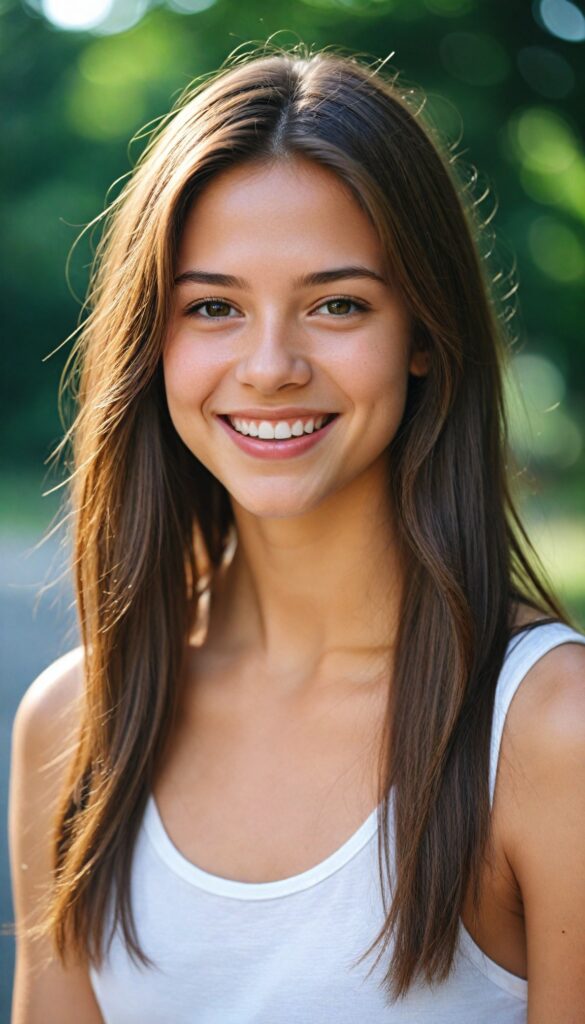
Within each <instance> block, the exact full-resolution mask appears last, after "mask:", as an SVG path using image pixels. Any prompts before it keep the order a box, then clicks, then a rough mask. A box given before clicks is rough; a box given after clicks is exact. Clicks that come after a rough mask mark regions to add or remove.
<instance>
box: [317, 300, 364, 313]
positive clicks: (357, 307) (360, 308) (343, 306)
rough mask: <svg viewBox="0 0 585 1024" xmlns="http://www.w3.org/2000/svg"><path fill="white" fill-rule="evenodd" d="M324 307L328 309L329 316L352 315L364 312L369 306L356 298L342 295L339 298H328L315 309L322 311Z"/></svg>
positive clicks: (318, 311)
mask: <svg viewBox="0 0 585 1024" xmlns="http://www.w3.org/2000/svg"><path fill="white" fill-rule="evenodd" d="M323 309H326V310H327V315H328V316H350V315H351V314H352V313H363V312H364V310H366V309H367V306H366V305H365V303H363V302H357V300H356V299H348V298H345V297H344V296H340V297H339V298H337V299H328V300H327V302H324V303H323V304H322V305H321V306H319V307H318V308H317V309H316V310H315V313H320V312H321V310H323Z"/></svg>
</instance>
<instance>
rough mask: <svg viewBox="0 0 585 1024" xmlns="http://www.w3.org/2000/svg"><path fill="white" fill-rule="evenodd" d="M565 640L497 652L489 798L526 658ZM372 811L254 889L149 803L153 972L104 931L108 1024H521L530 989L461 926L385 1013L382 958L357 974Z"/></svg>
mask: <svg viewBox="0 0 585 1024" xmlns="http://www.w3.org/2000/svg"><path fill="white" fill-rule="evenodd" d="M567 642H577V643H584V644H585V636H582V635H581V634H579V633H576V632H575V631H574V630H572V629H570V628H569V627H567V626H564V625H560V624H556V623H555V624H551V625H543V626H539V627H538V628H536V629H534V630H532V631H529V632H528V633H524V634H521V635H520V636H519V637H515V638H513V639H512V640H511V642H510V644H509V646H508V650H507V653H506V658H505V661H504V665H503V669H502V672H501V674H500V677H499V680H498V685H497V691H496V699H495V707H494V718H493V726H492V738H491V754H490V797H491V799H492V800H493V794H494V789H495V780H496V771H497V765H498V756H499V750H500V743H501V738H502V731H503V728H504V722H505V718H506V713H507V711H508V708H509V706H510V703H511V700H512V697H513V696H514V694H515V692H516V690H517V688H518V686H519V684H520V683H521V682H522V679H523V678H524V676H525V674H526V673H527V672H528V670H529V669H530V668H531V667H532V666H533V665H534V664H535V662H537V661H538V659H539V658H541V657H542V656H543V655H544V654H546V653H547V651H550V650H551V649H552V648H553V647H557V646H558V645H559V644H563V643H567ZM390 808H391V809H392V803H391V805H390ZM377 815H378V808H376V809H375V810H374V811H373V812H372V814H371V815H370V816H369V818H368V819H367V821H365V822H364V823H363V825H362V826H361V827H360V828H359V829H358V830H357V832H355V833H354V835H352V836H351V838H350V839H348V840H347V842H346V843H344V844H343V846H341V847H340V849H338V850H336V851H335V853H333V854H331V856H330V857H327V859H326V860H324V861H322V862H321V863H320V864H317V865H316V866H315V867H312V868H309V870H308V871H304V872H303V873H302V874H300V875H295V876H293V877H292V878H284V879H282V880H280V881H276V882H266V883H258V884H256V883H249V882H238V881H232V880H229V879H226V878H221V877H219V876H217V875H212V874H209V873H208V872H207V871H202V870H201V869H200V868H198V867H196V866H195V865H194V864H192V863H191V862H190V861H188V860H187V859H186V858H185V857H183V855H182V854H181V853H179V851H178V850H177V848H176V847H175V846H174V845H173V843H172V842H171V840H170V838H169V836H168V835H167V833H166V831H165V828H164V825H163V823H162V821H161V819H160V816H159V813H158V809H157V806H156V804H155V802H154V798H153V797H152V795H151V796H150V798H149V800H148V804H147V808H146V812H145V815H144V820H143V823H142V826H141V829H140V832H139V836H138V840H137V845H136V848H135V853H134V859H133V866H132V879H131V900H132V907H133V910H134V914H135V920H136V927H137V932H138V938H139V941H140V944H141V946H142V948H143V949H144V951H145V952H146V953H147V954H148V956H150V957H151V958H152V959H153V960H154V962H155V964H156V965H157V966H156V969H153V968H144V967H141V966H137V965H135V964H134V963H133V961H132V960H131V959H130V957H129V956H128V954H127V952H126V949H125V947H124V944H123V942H122V939H121V935H120V933H119V932H116V933H115V935H114V938H113V941H112V944H111V946H110V949H109V952H108V953H107V956H106V959H105V960H104V963H103V966H102V968H101V969H100V970H99V971H96V970H94V969H93V968H91V969H90V978H91V982H92V985H93V989H94V992H95V995H96V998H97V1001H98V1004H99V1006H100V1008H101V1012H102V1014H103V1018H104V1021H105V1024H312V1022H316V1021H318V1022H319V1024H363V1022H364V1021H367V1022H368V1024H382V1022H384V1024H469V1021H470V1020H473V1022H474V1024H494V1022H495V1021H497V1022H498V1024H524V1022H525V1021H526V1000H527V988H528V983H527V982H526V981H525V980H524V979H522V978H519V977H517V976H516V975H514V974H510V973H509V972H508V971H506V970H504V969H503V968H502V967H500V966H499V965H498V964H497V963H495V962H494V961H492V960H490V959H488V957H487V956H485V955H484V954H483V953H482V951H481V950H480V949H479V947H478V946H477V945H476V944H475V942H474V941H473V939H472V938H471V936H470V935H469V933H468V932H467V931H466V929H465V928H464V926H463V924H462V923H461V924H460V935H459V944H458V948H457V952H456V957H455V962H454V967H453V970H452V973H451V974H450V976H449V978H448V979H447V981H445V982H442V983H440V984H436V985H434V986H432V987H430V986H428V985H426V984H423V983H420V984H416V985H415V986H414V987H413V988H411V989H410V991H409V992H408V993H407V995H406V997H405V998H403V999H401V1000H399V1001H397V1002H395V1003H390V1002H389V1001H388V997H387V995H386V993H385V991H384V990H383V988H381V987H380V981H381V978H382V975H383V968H384V964H385V963H386V964H387V962H388V958H389V955H390V953H389V950H387V951H386V953H385V954H384V957H383V959H382V960H381V961H380V963H379V964H378V966H377V968H376V969H375V970H374V971H373V972H372V974H371V975H370V977H369V978H366V974H367V972H368V969H369V968H371V967H372V964H373V961H374V959H375V954H376V952H377V951H378V948H379V947H377V948H376V950H375V952H374V953H372V954H371V955H370V957H368V958H367V959H366V960H365V961H363V962H362V963H361V964H360V965H359V966H355V965H354V961H355V960H356V959H357V958H358V957H359V956H360V954H362V953H363V952H365V950H366V949H367V947H368V945H369V944H370V942H371V941H372V940H373V939H374V937H375V936H376V935H377V933H378V930H379V928H380V926H381V924H382V923H383V913H382V901H381V894H380V881H379V875H378V861H377V843H376V831H377V824H378V823H377ZM392 827H393V826H392V815H391V816H390V828H391V829H392ZM390 848H391V849H392V844H391V847H390Z"/></svg>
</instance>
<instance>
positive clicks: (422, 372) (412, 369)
mask: <svg viewBox="0 0 585 1024" xmlns="http://www.w3.org/2000/svg"><path fill="white" fill-rule="evenodd" d="M430 368H431V353H430V352H429V350H428V348H413V350H412V353H411V356H410V365H409V367H408V370H409V373H411V374H412V376H413V377H426V375H427V373H428V372H429V370H430Z"/></svg>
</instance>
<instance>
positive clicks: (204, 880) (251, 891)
mask: <svg viewBox="0 0 585 1024" xmlns="http://www.w3.org/2000/svg"><path fill="white" fill-rule="evenodd" d="M380 807H381V804H378V805H377V806H376V807H375V808H374V810H373V811H372V812H371V814H370V815H369V816H368V817H367V818H366V820H365V821H364V822H363V823H362V824H361V825H360V827H359V828H358V829H357V831H356V832H354V833H353V834H352V835H351V836H350V837H349V839H346V841H345V842H344V843H343V844H342V845H341V846H340V847H338V849H337V850H335V851H334V852H333V853H331V854H330V855H329V856H328V857H326V858H325V860H322V861H320V862H319V864H315V865H314V866H313V867H311V868H308V869H307V870H306V871H302V872H301V873H300V874H297V875H290V876H289V877H288V878H279V879H277V880H276V881H272V882H241V881H237V880H236V879H232V878H224V877H223V876H221V875H214V874H212V873H211V872H209V871H204V870H203V869H202V868H199V867H197V865H196V864H194V863H193V862H192V861H190V860H188V859H187V857H185V856H184V855H183V854H182V853H181V851H180V850H179V849H178V848H177V847H176V846H175V844H174V843H173V841H172V839H171V838H170V836H169V834H168V832H167V830H166V828H165V826H164V824H163V821H162V818H161V816H160V812H159V809H158V806H157V803H156V800H155V798H154V794H153V793H150V794H149V796H148V800H147V803H146V810H145V815H144V825H145V828H146V833H147V835H148V838H149V839H150V841H151V844H152V845H153V847H154V849H155V851H156V853H157V854H158V856H159V858H160V859H161V860H162V861H164V863H165V864H166V865H167V867H169V868H170V869H171V871H173V872H174V873H175V874H176V875H178V876H179V877H180V878H182V879H183V881H186V882H189V884H191V885H194V886H196V887H197V888H199V889H203V890H204V891H205V892H208V893H212V894H213V895H215V896H226V897H228V898H232V899H239V900H269V899H276V898H279V897H282V896H290V895H292V894H293V893H297V892H302V891H303V890H304V889H310V888H311V887H312V886H314V885H318V883H319V882H323V881H325V879H326V878H330V877H331V875H333V874H335V872H336V871H339V870H340V868H342V867H344V866H345V865H346V864H348V863H349V861H350V860H352V859H353V857H355V856H356V855H357V854H358V853H359V852H360V850H362V849H363V848H364V847H365V846H366V844H367V843H369V842H370V840H371V839H372V838H373V837H374V835H375V834H376V832H377V829H378V812H379V810H380Z"/></svg>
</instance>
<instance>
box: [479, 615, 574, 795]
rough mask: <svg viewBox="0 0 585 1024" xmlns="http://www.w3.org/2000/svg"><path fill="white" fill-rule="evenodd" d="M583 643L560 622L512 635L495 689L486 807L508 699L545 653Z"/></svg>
mask: <svg viewBox="0 0 585 1024" xmlns="http://www.w3.org/2000/svg"><path fill="white" fill-rule="evenodd" d="M566 643H578V644H585V636H584V635H583V634H582V633H578V632H577V630H575V629H573V628H572V627H571V626H566V625H565V624H564V623H563V622H549V623H543V625H542V626H535V627H533V628H532V629H529V630H527V631H525V632H523V633H519V634H517V635H516V636H513V637H512V639H511V640H510V643H509V644H508V648H507V651H506V656H505V658H504V663H503V666H502V671H501V672H500V677H499V679H498V683H497V687H496V695H495V701H494V715H493V721H492V734H491V744H490V805H491V804H493V800H494V793H495V789H496V775H497V771H498V761H499V757H500V746H501V743H502V734H503V731H504V725H505V722H506V715H507V714H508V710H509V707H510V704H511V703H512V698H513V697H514V694H515V693H516V690H517V689H518V687H519V686H520V683H521V682H522V680H523V679H524V677H525V675H526V674H527V672H528V671H529V670H530V669H531V668H532V667H533V665H535V664H536V662H537V661H539V659H540V658H542V657H543V656H544V655H545V654H548V652H549V651H552V650H553V648H554V647H559V646H560V645H561V644H566Z"/></svg>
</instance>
